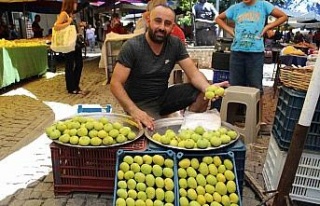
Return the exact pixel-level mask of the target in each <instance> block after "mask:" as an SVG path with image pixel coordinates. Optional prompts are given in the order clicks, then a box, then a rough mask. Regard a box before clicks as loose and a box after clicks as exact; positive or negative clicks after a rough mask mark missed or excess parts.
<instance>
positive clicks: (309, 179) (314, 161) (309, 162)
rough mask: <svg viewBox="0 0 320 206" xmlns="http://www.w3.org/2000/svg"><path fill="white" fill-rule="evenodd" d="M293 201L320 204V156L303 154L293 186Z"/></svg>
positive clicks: (291, 195) (291, 194)
mask: <svg viewBox="0 0 320 206" xmlns="http://www.w3.org/2000/svg"><path fill="white" fill-rule="evenodd" d="M290 197H291V199H293V200H298V201H302V202H310V203H315V204H320V198H319V197H320V154H319V153H317V154H315V153H303V155H302V156H301V158H300V161H299V167H298V169H297V173H296V176H295V179H294V183H293V184H292V190H291V193H290Z"/></svg>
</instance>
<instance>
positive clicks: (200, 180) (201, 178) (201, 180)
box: [196, 174, 207, 187]
mask: <svg viewBox="0 0 320 206" xmlns="http://www.w3.org/2000/svg"><path fill="white" fill-rule="evenodd" d="M196 180H197V183H198V185H201V186H203V187H204V186H205V185H206V184H207V180H206V178H205V177H204V175H203V174H198V175H197V177H196Z"/></svg>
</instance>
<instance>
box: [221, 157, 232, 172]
mask: <svg viewBox="0 0 320 206" xmlns="http://www.w3.org/2000/svg"><path fill="white" fill-rule="evenodd" d="M223 164H224V165H225V166H226V168H227V169H228V170H232V169H233V164H232V161H231V160H229V159H225V160H223Z"/></svg>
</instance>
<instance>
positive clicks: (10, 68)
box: [0, 45, 48, 88]
mask: <svg viewBox="0 0 320 206" xmlns="http://www.w3.org/2000/svg"><path fill="white" fill-rule="evenodd" d="M47 68H48V57H47V46H45V45H43V46H31V47H2V48H0V88H3V87H6V86H9V85H10V84H12V83H15V82H19V81H21V80H23V79H26V78H28V77H32V76H37V75H42V74H44V73H45V72H46V71H47Z"/></svg>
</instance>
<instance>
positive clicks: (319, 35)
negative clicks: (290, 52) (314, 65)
mask: <svg viewBox="0 0 320 206" xmlns="http://www.w3.org/2000/svg"><path fill="white" fill-rule="evenodd" d="M313 42H314V43H315V44H316V46H317V48H318V49H319V48H320V29H318V30H317V31H316V33H314V36H313Z"/></svg>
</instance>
